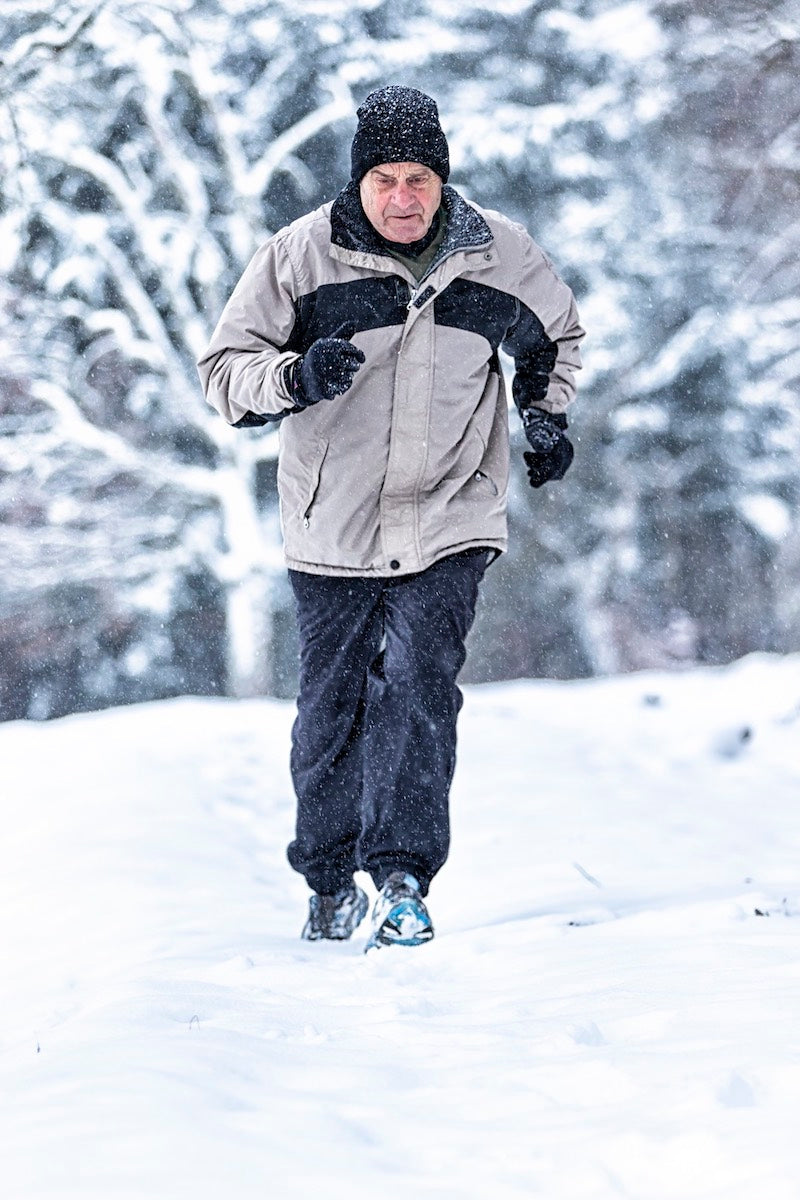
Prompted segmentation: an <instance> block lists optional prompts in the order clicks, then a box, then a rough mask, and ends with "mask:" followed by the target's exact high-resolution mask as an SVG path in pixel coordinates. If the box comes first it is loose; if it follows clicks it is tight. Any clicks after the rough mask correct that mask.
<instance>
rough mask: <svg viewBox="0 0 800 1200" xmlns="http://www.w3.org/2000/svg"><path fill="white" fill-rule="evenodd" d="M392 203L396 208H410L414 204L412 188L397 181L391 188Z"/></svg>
mask: <svg viewBox="0 0 800 1200" xmlns="http://www.w3.org/2000/svg"><path fill="white" fill-rule="evenodd" d="M392 203H393V204H395V205H396V206H397V207H398V208H411V207H412V206H413V205H414V204H416V197H415V195H414V191H413V189H412V188H410V187H409V186H408V184H406V183H398V184H397V185H396V187H394V188H393V190H392Z"/></svg>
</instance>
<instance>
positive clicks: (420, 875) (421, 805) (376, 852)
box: [360, 551, 488, 892]
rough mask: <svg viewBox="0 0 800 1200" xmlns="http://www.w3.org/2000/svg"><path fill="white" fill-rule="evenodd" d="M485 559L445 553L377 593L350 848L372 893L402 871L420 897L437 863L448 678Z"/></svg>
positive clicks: (449, 768)
mask: <svg viewBox="0 0 800 1200" xmlns="http://www.w3.org/2000/svg"><path fill="white" fill-rule="evenodd" d="M487 559H488V555H487V552H486V551H467V552H464V553H461V554H454V555H450V556H449V557H448V558H445V559H441V560H440V561H439V562H437V563H434V565H433V566H432V567H429V568H428V569H427V570H426V571H422V572H420V573H419V574H417V575H411V576H407V577H405V578H404V579H402V578H401V579H397V580H392V581H391V584H390V585H388V586H387V588H386V591H385V593H384V629H385V645H384V649H383V653H382V654H381V655H380V656H379V658H378V659H377V660H376V661H375V662H374V663H373V665H372V667H371V669H370V672H369V678H368V681H367V713H366V726H365V730H364V832H363V834H362V837H361V845H360V862H361V865H362V866H363V867H364V869H365V870H368V871H369V872H370V874H371V875H372V878H373V879H374V881H375V883H376V885H377V886H378V887H380V886H381V884H382V883H383V881H384V880H385V879H386V878H387V876H388V875H389V874H390V873H391V872H392V871H395V870H398V869H402V870H406V871H410V872H411V873H412V874H413V875H415V876H416V877H417V879H419V881H420V883H421V884H422V888H423V892H426V891H427V888H428V884H429V883H430V881H431V879H432V878H433V876H434V875H435V874H436V872H437V871H438V870H439V869H440V867H441V866H442V864H443V863H444V861H445V859H446V858H447V854H448V850H449V847H450V817H449V793H450V783H451V780H452V777H453V770H454V768H455V761H456V718H457V716H458V712H459V709H460V708H461V702H462V701H461V692H460V691H459V689H458V687H457V686H456V677H457V676H458V673H459V671H460V670H461V667H462V666H463V664H464V659H465V657H466V650H465V647H464V642H465V639H466V636H467V634H468V632H469V629H470V626H471V625H472V621H473V618H474V615H475V604H476V601H477V596H478V584H479V583H480V580H481V578H482V576H483V573H484V571H485V569H486V565H487Z"/></svg>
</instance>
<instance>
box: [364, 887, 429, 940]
mask: <svg viewBox="0 0 800 1200" xmlns="http://www.w3.org/2000/svg"><path fill="white" fill-rule="evenodd" d="M432 937H433V925H432V923H431V918H430V914H429V913H428V910H427V908H426V907H425V901H424V900H423V899H422V896H421V895H420V885H419V881H418V880H417V879H415V878H414V876H413V875H408V874H406V873H405V872H403V871H393V872H392V874H391V875H390V876H389V878H388V879H387V880H386V882H385V883H384V885H383V887H382V888H381V890H380V891H379V892H378V898H377V900H376V901H375V907H374V908H373V910H372V933H371V935H370V938H369V941H368V942H367V945H366V950H372V949H374V947H376V946H421V945H422V944H423V942H429V941H430V940H431V938H432Z"/></svg>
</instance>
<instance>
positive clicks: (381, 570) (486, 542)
mask: <svg viewBox="0 0 800 1200" xmlns="http://www.w3.org/2000/svg"><path fill="white" fill-rule="evenodd" d="M484 546H485V547H486V549H487V550H496V551H497V552H498V554H504V553H505V552H506V550H507V549H508V538H499V537H476V538H469V539H468V540H467V541H463V542H457V543H456V544H455V545H453V546H443V547H442V548H441V549H440V550H437V551H436V552H435V553H433V554H431V555H429V556H426V557H425V558H424V559H423V561H422V565H421V566H419V567H417V568H415V570H413V571H392V570H390V569H389V568H388V567H383V566H380V567H342V566H334V565H331V564H329V563H310V562H303V561H302V560H301V559H296V558H290V557H289V556H288V555H284V557H285V561H286V566H287V568H288V570H290V571H301V572H303V573H305V574H306V575H332V576H333V575H336V576H339V577H345V578H347V577H351V578H363V579H401V578H402V577H403V575H418V574H419V573H420V571H426V570H427V569H428V567H432V566H433V564H434V563H436V562H438V561H439V559H441V558H447V557H448V556H449V555H450V554H458V553H459V552H460V551H462V550H473V549H475V547H484Z"/></svg>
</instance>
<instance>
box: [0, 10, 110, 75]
mask: <svg viewBox="0 0 800 1200" xmlns="http://www.w3.org/2000/svg"><path fill="white" fill-rule="evenodd" d="M107 3H108V0H97V2H96V3H94V4H92V5H90V6H89V7H88V8H87V9H86V10H85V11H84V12H82V13H79V14H78V15H77V16H76V17H75V19H74V20H73V21H72V22H71V23H70V24H69V25H68V26H67V28H66V29H64V28H63V27H57V26H50V27H49V28H46V29H37V30H36V32H35V33H29V34H23V35H22V37H20V38H19V39H18V41H16V42H15V43H14V45H13V47H12V48H11V51H10V52H9V54H7V55H6V57H5V58H4V59H3V60H2V61H0V69H2V71H3V72H4V73H7V79H6V80H5V81H3V82H5V83H6V86H7V87H8V88H9V90H10V89H11V88H12V87H13V84H14V80H13V78H11V75H12V72H14V71H17V72H18V69H19V68H20V67H24V66H25V65H26V63H27V60H28V59H30V58H32V57H33V55H34V54H35V53H36V52H37V51H39V50H44V51H48V52H50V53H53V54H60V53H61V52H62V51H64V50H66V49H68V48H69V47H70V46H72V45H73V44H74V43H75V42H77V41H78V39H79V38H80V37H81V35H82V34H83V33H84V32H85V31H86V30H87V29H88V28H89V26H90V25H91V24H92V23H93V22H94V21H96V20H97V18H98V16H99V15H100V13H101V12H102V10H103V9H104V8H105V6H106V4H107Z"/></svg>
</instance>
